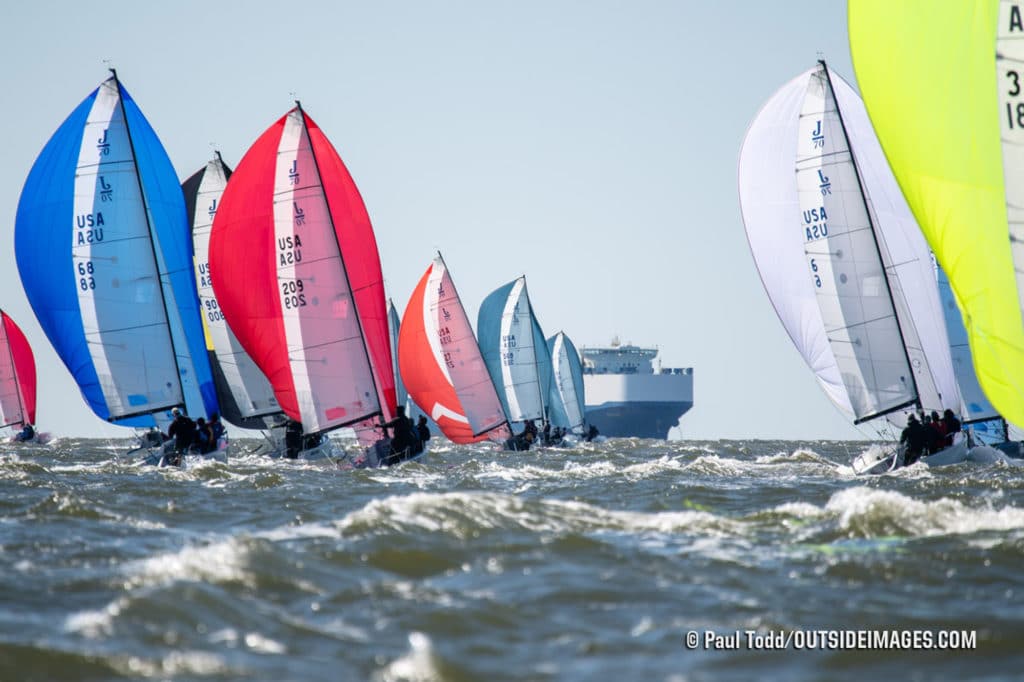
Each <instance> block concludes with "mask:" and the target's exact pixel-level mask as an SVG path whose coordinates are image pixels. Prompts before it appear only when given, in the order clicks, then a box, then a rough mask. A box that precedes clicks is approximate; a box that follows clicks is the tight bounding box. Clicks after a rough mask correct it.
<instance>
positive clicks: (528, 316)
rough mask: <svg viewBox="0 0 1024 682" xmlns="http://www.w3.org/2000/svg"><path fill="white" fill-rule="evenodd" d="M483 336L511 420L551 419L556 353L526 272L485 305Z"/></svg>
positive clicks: (486, 357)
mask: <svg viewBox="0 0 1024 682" xmlns="http://www.w3.org/2000/svg"><path fill="white" fill-rule="evenodd" d="M477 338H478V339H479V341H480V352H481V353H482V354H483V357H484V363H485V364H486V365H487V371H488V372H489V373H490V375H491V379H492V380H493V381H494V385H495V387H497V389H498V396H499V397H500V398H501V403H502V406H503V407H504V408H505V413H506V414H507V415H508V418H509V421H513V422H515V421H525V420H527V419H545V418H546V416H547V411H548V405H547V402H548V399H549V398H550V395H549V394H550V388H551V356H550V355H549V354H548V350H547V341H546V340H545V338H544V332H543V330H542V329H541V327H540V323H538V322H537V317H536V316H535V315H534V314H533V308H532V307H531V306H530V297H529V296H528V295H527V291H526V278H525V277H520V278H519V279H517V280H515V281H513V282H509V283H508V284H506V285H504V286H501V287H499V288H498V289H496V290H494V291H493V292H491V293H490V295H488V296H487V298H485V299H484V302H483V303H481V304H480V314H479V315H478V316H477Z"/></svg>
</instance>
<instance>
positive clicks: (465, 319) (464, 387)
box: [423, 255, 505, 435]
mask: <svg viewBox="0 0 1024 682" xmlns="http://www.w3.org/2000/svg"><path fill="white" fill-rule="evenodd" d="M423 322H424V325H423V327H424V329H425V330H426V334H427V339H428V343H429V344H430V349H431V352H432V353H433V355H434V358H435V359H436V361H437V363H438V366H439V367H440V368H441V372H442V373H443V375H444V377H445V378H446V379H447V380H448V383H449V384H451V385H452V388H454V389H455V394H456V395H457V396H458V397H459V402H460V403H461V404H462V409H463V410H464V411H465V420H466V422H467V423H468V424H469V426H470V428H471V429H472V430H473V433H474V434H475V435H480V434H481V433H485V432H487V431H490V430H491V429H494V428H495V427H497V426H499V425H501V424H503V423H504V422H505V411H504V409H503V408H502V406H501V399H500V398H498V394H497V392H496V391H495V389H494V384H493V383H492V381H491V375H490V374H489V373H488V372H487V366H486V365H485V364H484V359H483V356H482V355H481V353H480V346H479V344H478V343H477V340H476V336H475V335H474V334H473V326H472V324H471V323H470V321H469V316H468V315H466V309H465V308H464V307H463V306H462V301H461V300H460V299H459V296H458V292H457V291H456V289H455V283H454V282H453V281H452V277H451V273H449V272H448V267H447V266H446V265H445V263H444V259H442V258H441V256H440V255H438V256H437V257H436V258H434V263H433V265H432V266H431V270H430V276H429V278H428V280H427V289H426V292H424V296H423ZM454 415H455V413H452V412H449V414H448V416H449V417H452V418H456V417H455V416H454ZM459 416H461V415H459ZM435 419H436V418H435ZM459 421H461V419H460V420H459Z"/></svg>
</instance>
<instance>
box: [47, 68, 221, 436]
mask: <svg viewBox="0 0 1024 682" xmlns="http://www.w3.org/2000/svg"><path fill="white" fill-rule="evenodd" d="M74 214H75V216H76V218H75V219H76V221H77V223H76V227H77V229H76V230H74V231H72V232H71V240H72V243H71V245H70V246H71V251H72V258H73V262H74V267H75V275H76V282H77V284H78V287H77V289H76V290H77V293H78V303H79V307H80V309H81V315H82V326H83V329H84V333H85V338H86V343H87V346H88V349H89V353H90V356H91V358H92V361H93V364H94V366H95V368H96V375H97V379H98V382H99V385H100V387H101V389H102V392H103V397H104V399H105V401H106V404H107V407H108V409H109V418H110V419H118V418H122V417H126V416H130V415H135V414H150V413H152V412H155V411H157V410H159V409H162V408H169V407H172V406H174V405H180V404H182V402H183V400H184V396H183V393H182V382H181V381H180V380H179V368H178V364H177V362H178V359H176V358H175V351H174V347H173V346H172V341H171V339H172V336H171V335H172V330H171V328H170V324H169V322H168V315H167V307H166V306H168V305H170V306H173V305H174V304H173V302H167V303H165V301H164V292H162V291H161V284H160V269H159V264H158V262H157V258H158V254H157V249H156V247H155V246H154V243H153V235H152V233H151V228H150V224H149V219H148V216H147V212H146V205H145V203H144V198H143V196H142V186H141V182H140V180H139V175H138V169H137V167H136V163H135V157H134V148H133V146H132V145H131V143H130V140H129V137H128V126H127V123H126V122H125V117H124V109H123V107H122V105H121V94H120V91H119V89H118V85H117V81H116V79H114V78H111V79H109V80H107V81H105V82H104V83H103V84H102V85H101V86H100V88H99V91H98V92H97V94H96V99H95V101H94V102H93V105H92V109H91V110H90V112H89V118H88V121H87V122H86V124H85V132H84V134H83V136H82V144H81V149H80V152H79V155H78V165H77V168H76V171H75V198H74ZM54 248H59V246H58V245H54ZM111 264H115V265H116V269H115V268H112V267H110V265H111ZM104 266H106V267H104ZM101 272H102V273H104V274H102V275H101ZM168 293H170V292H168ZM199 404H201V402H200V403H199Z"/></svg>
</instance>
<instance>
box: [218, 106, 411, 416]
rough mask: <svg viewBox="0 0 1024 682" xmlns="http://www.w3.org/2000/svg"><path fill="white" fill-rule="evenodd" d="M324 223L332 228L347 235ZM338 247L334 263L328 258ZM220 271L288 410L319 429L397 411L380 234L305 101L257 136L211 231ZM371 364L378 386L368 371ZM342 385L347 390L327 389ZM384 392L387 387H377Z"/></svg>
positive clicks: (248, 338) (235, 312)
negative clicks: (368, 382) (319, 351)
mask: <svg viewBox="0 0 1024 682" xmlns="http://www.w3.org/2000/svg"><path fill="white" fill-rule="evenodd" d="M282 197H285V198H284V199H282ZM324 229H326V230H327V232H328V233H330V232H331V231H332V230H333V236H334V237H336V244H335V240H334V239H333V238H331V239H328V238H325V236H324V234H323V230H324ZM318 230H319V232H318ZM300 239H301V240H305V241H304V242H300ZM303 250H305V254H304V257H303V253H302V252H303ZM339 251H340V261H341V263H342V264H343V267H342V266H341V265H339V262H338V252H339ZM329 252H330V253H329ZM331 253H333V263H334V265H333V266H325V265H324V264H323V263H324V258H326V256H330V255H331ZM322 257H324V258H322ZM325 268H328V269H325ZM331 268H333V270H332V269H331ZM210 275H211V278H212V281H213V287H214V291H215V293H216V296H217V299H218V301H219V303H220V306H221V310H222V312H223V313H224V315H225V318H226V319H227V321H228V324H230V326H231V328H232V330H233V331H234V332H235V335H236V336H237V337H238V340H239V341H240V342H241V344H242V346H243V347H244V348H245V350H246V352H247V353H248V354H249V355H250V356H251V357H252V358H253V360H254V361H255V362H256V364H257V365H259V367H260V369H261V370H262V371H263V373H264V374H266V376H267V378H268V379H269V380H270V382H271V384H272V385H273V387H274V392H275V395H276V396H277V400H278V402H279V404H280V406H281V408H282V409H283V411H284V412H285V413H286V414H287V415H288V416H289V417H291V418H292V419H295V420H297V421H303V424H304V426H305V427H306V428H307V430H309V431H312V430H321V429H326V428H333V427H335V426H340V425H345V424H349V423H354V422H356V421H359V420H360V419H362V418H365V417H366V415H367V414H370V413H371V412H372V410H374V409H378V407H377V406H378V405H379V410H380V412H381V413H382V416H383V417H384V418H385V419H390V418H392V416H393V415H394V413H395V402H396V399H395V379H394V370H393V369H392V359H391V348H390V340H389V335H388V321H387V308H386V304H385V298H384V282H383V276H382V273H381V266H380V257H379V255H378V252H377V242H376V238H375V237H374V234H373V228H372V226H371V225H370V219H369V216H368V215H367V212H366V207H365V206H364V204H363V201H362V198H361V197H360V195H359V190H358V189H357V188H356V186H355V183H354V182H353V181H352V178H351V176H350V175H349V173H348V170H347V169H346V168H345V165H344V163H343V162H342V160H341V157H340V156H339V155H338V153H337V151H336V150H335V149H334V147H333V146H332V145H331V143H330V141H329V140H328V139H327V138H326V137H325V136H324V134H323V133H322V132H321V130H320V128H319V127H318V126H317V125H316V124H315V123H314V122H313V120H312V119H311V118H309V117H308V116H307V115H306V114H305V112H304V111H302V109H301V107H296V108H295V109H293V110H292V111H290V112H289V113H288V114H286V115H284V116H283V117H281V118H280V119H279V120H278V121H277V122H275V123H274V124H273V125H272V126H270V128H268V129H267V131H266V132H264V133H263V135H261V136H260V137H259V139H258V140H256V142H255V143H254V144H253V145H252V147H251V148H250V149H249V151H248V152H247V153H246V155H245V157H244V158H243V159H242V160H241V162H240V163H239V164H238V168H237V169H236V170H235V172H234V174H233V175H232V177H231V180H230V181H229V182H228V185H227V187H226V189H225V191H224V194H223V196H222V198H221V205H220V207H219V208H218V209H217V214H216V217H215V219H214V224H213V230H212V234H211V238H210ZM346 278H347V279H346ZM346 282H347V285H346ZM289 287H290V289H289ZM325 287H326V288H325ZM341 290H344V291H341ZM349 291H350V292H351V296H350V297H349ZM307 303H308V305H309V307H308V308H307V307H306V306H307ZM352 303H354V304H355V310H354V311H353V310H352ZM298 305H301V306H302V308H301V310H299V309H298V308H296V306H298ZM353 313H354V315H353ZM355 318H358V325H356V322H355ZM353 330H355V336H356V337H358V336H359V335H360V334H361V337H362V338H361V339H359V338H353ZM332 335H333V336H332ZM303 344H305V345H303ZM332 344H333V345H332ZM318 346H322V347H323V348H327V349H328V350H326V351H324V353H325V355H324V358H326V359H323V358H321V357H319V356H314V351H313V350H311V348H316V347H318ZM356 348H358V350H357V351H356V350H353V349H356ZM297 349H298V350H297ZM338 349H341V350H338ZM327 354H333V355H331V356H330V357H329V358H328V357H327ZM297 358H298V359H297ZM367 362H368V363H369V368H370V370H371V371H372V376H373V386H372V387H371V388H370V389H367V388H365V386H364V385H363V384H364V383H365V381H363V379H364V378H365V377H364V375H365V373H366V372H364V371H362V370H361V369H360V367H361V366H365V365H366V363H367ZM303 363H307V364H308V371H307V368H306V367H305V365H304V364H303ZM328 365H329V366H330V368H329V370H324V367H327V366H328ZM325 371H326V372H327V373H324V372H325ZM318 372H319V373H320V374H317V375H316V376H314V374H316V373H318ZM348 384H352V386H348ZM340 385H345V388H343V389H341V392H345V391H348V394H346V395H345V396H341V397H340V398H337V399H336V396H332V395H328V394H329V393H331V391H332V390H333V388H332V387H334V386H340ZM374 390H375V392H376V396H374V395H372V394H371V393H368V392H367V391H374ZM352 394H354V395H352ZM331 401H335V402H331ZM314 403H315V405H314ZM311 405H312V406H311ZM367 410H370V411H371V412H367ZM311 414H317V415H318V416H319V419H311V417H310V415H311ZM304 417H305V419H304ZM311 422H312V423H311Z"/></svg>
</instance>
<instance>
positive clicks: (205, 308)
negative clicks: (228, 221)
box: [181, 152, 283, 450]
mask: <svg viewBox="0 0 1024 682" xmlns="http://www.w3.org/2000/svg"><path fill="white" fill-rule="evenodd" d="M230 177H231V169H230V168H228V166H227V164H225V163H224V159H223V158H222V157H221V155H220V152H216V153H215V155H214V158H213V159H211V160H210V161H209V162H208V163H207V164H206V165H205V166H203V167H202V168H201V169H199V170H198V171H196V172H195V173H193V174H192V175H191V176H190V177H189V178H188V179H187V180H185V182H183V183H182V185H181V188H182V191H183V192H184V195H185V209H186V214H187V216H188V220H189V227H190V229H191V232H192V245H193V248H194V251H195V276H196V285H197V287H198V294H199V306H200V312H201V314H202V320H203V332H204V336H205V340H206V351H207V356H208V358H209V361H210V367H211V368H212V371H213V381H214V386H215V387H216V389H217V400H218V402H219V403H220V409H221V410H222V412H221V415H220V416H221V417H223V418H224V420H225V421H227V422H228V423H230V424H232V425H233V426H236V427H238V428H242V429H260V430H270V429H272V428H273V427H274V426H275V425H277V422H278V420H277V419H275V417H281V416H283V413H282V412H281V408H280V407H279V406H278V404H277V398H276V397H275V396H274V388H273V387H272V386H271V385H270V382H269V381H268V380H267V377H266V376H264V374H263V372H261V371H260V368H259V367H257V366H256V363H255V362H253V360H252V358H250V357H249V355H248V354H247V353H246V352H245V349H244V348H242V344H241V343H239V341H238V338H237V337H236V336H235V334H234V333H233V332H232V331H231V327H229V326H228V324H227V321H226V320H225V319H224V314H223V313H222V312H221V309H220V303H219V302H218V301H217V296H216V294H215V293H214V291H213V282H212V280H211V278H210V257H209V252H210V232H211V230H212V228H213V217H214V216H215V215H216V214H217V208H218V206H219V205H220V201H221V197H222V195H223V194H224V188H225V187H226V186H227V183H228V178H230ZM282 437H283V434H282ZM278 440H280V438H279V439H278ZM270 444H271V449H272V450H279V449H281V448H280V447H279V446H278V444H275V442H274V441H273V440H272V439H271V440H270Z"/></svg>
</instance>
